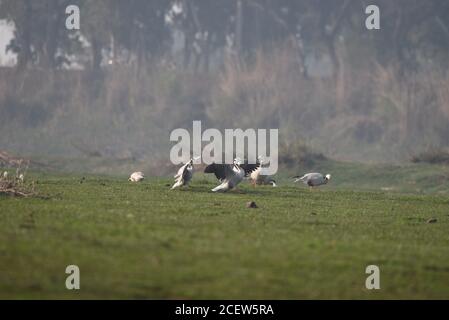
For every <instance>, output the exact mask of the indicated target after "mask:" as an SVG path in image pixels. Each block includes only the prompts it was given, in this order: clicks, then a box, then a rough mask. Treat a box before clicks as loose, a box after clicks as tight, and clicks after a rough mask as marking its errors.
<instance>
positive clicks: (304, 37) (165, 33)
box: [0, 0, 449, 173]
mask: <svg viewBox="0 0 449 320" xmlns="http://www.w3.org/2000/svg"><path fill="white" fill-rule="evenodd" d="M71 4H75V5H78V6H79V8H80V21H81V23H80V30H79V31H76V30H72V31H71V30H67V29H66V27H65V22H66V18H67V16H68V15H66V14H65V8H66V7H67V6H68V5H71ZM370 4H375V5H377V6H378V7H379V8H380V27H381V29H380V30H367V28H366V27H365V19H366V18H367V16H368V15H367V14H365V8H366V7H367V6H368V5H370ZM0 51H1V54H0V64H1V66H0V151H2V150H3V151H8V152H9V153H12V154H16V155H21V156H27V157H30V158H37V159H41V160H42V159H81V161H83V160H82V159H84V160H86V161H87V159H97V160H98V161H97V163H102V165H103V167H104V168H103V171H108V168H112V165H109V164H110V163H112V162H111V161H117V162H123V163H156V164H157V163H164V162H168V159H169V150H170V148H171V147H172V146H173V145H174V143H173V142H170V141H169V135H170V132H171V131H172V130H173V129H175V128H186V129H188V130H191V128H192V121H193V120H201V121H202V125H203V130H204V129H205V128H208V127H209V128H212V127H213V128H219V129H224V128H242V129H246V128H255V129H257V128H266V129H270V128H279V142H280V156H281V159H280V163H281V165H282V163H284V164H291V163H295V162H296V161H298V159H300V158H304V157H307V156H309V155H314V156H317V157H328V158H332V159H336V160H349V161H362V162H370V163H376V162H377V163H378V162H395V163H396V162H404V161H410V160H411V159H412V158H413V157H414V156H416V155H417V154H420V153H422V152H427V151H428V150H447V148H448V147H449V73H448V67H449V59H448V56H449V55H448V54H449V1H445V0H430V1H422V0H394V1H391V0H384V1H381V0H379V1H372V2H367V1H359V0H278V1H271V0H226V1H223V0H221V1H220V0H212V1H211V0H184V1H169V0H164V1H163V0H129V1H120V0H93V1H92V0H78V1H75V0H70V1H66V0H34V1H30V0H0ZM154 171H155V172H156V173H160V172H162V171H161V170H160V168H158V169H155V170H154Z"/></svg>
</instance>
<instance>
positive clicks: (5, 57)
mask: <svg viewBox="0 0 449 320" xmlns="http://www.w3.org/2000/svg"><path fill="white" fill-rule="evenodd" d="M12 36H13V26H12V25H8V24H7V23H6V21H5V20H0V64H1V65H11V64H14V62H15V55H13V54H11V53H10V52H8V54H6V53H5V49H6V45H7V44H8V43H9V40H11V38H12Z"/></svg>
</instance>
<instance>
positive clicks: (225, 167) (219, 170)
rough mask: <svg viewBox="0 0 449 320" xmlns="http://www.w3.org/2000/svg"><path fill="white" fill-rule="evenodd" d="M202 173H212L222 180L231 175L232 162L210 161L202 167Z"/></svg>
mask: <svg viewBox="0 0 449 320" xmlns="http://www.w3.org/2000/svg"><path fill="white" fill-rule="evenodd" d="M204 173H213V174H215V176H216V177H217V179H218V180H220V181H222V180H224V179H226V178H229V176H230V175H232V173H233V172H232V164H224V163H223V164H218V163H212V164H210V165H208V166H207V167H206V169H204Z"/></svg>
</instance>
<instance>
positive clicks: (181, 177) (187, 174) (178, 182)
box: [171, 159, 194, 190]
mask: <svg viewBox="0 0 449 320" xmlns="http://www.w3.org/2000/svg"><path fill="white" fill-rule="evenodd" d="M193 160H194V159H190V161H189V162H187V163H186V164H185V165H183V166H182V167H181V168H179V170H178V173H177V174H176V175H175V176H174V177H173V178H175V184H174V185H173V186H172V187H171V189H172V190H173V189H176V188H178V187H181V186H186V185H188V184H189V182H190V180H192V177H193Z"/></svg>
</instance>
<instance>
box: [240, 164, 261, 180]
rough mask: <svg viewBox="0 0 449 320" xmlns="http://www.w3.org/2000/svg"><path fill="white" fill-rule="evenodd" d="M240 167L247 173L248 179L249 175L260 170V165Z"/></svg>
mask: <svg viewBox="0 0 449 320" xmlns="http://www.w3.org/2000/svg"><path fill="white" fill-rule="evenodd" d="M240 167H241V168H242V169H243V170H244V171H245V177H247V176H248V175H250V174H251V173H252V172H253V171H256V170H257V169H258V168H260V163H259V162H257V163H253V164H250V163H244V164H242V165H240Z"/></svg>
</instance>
